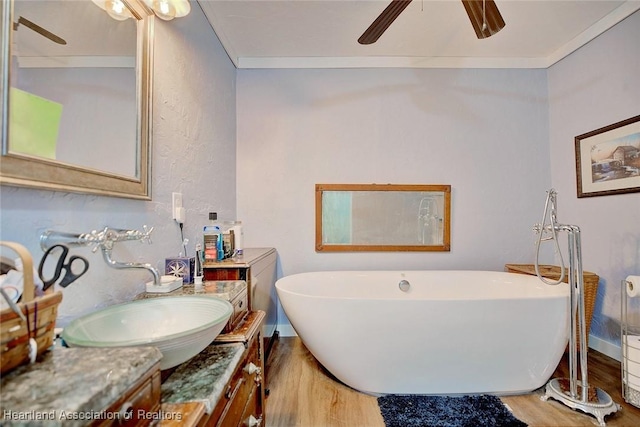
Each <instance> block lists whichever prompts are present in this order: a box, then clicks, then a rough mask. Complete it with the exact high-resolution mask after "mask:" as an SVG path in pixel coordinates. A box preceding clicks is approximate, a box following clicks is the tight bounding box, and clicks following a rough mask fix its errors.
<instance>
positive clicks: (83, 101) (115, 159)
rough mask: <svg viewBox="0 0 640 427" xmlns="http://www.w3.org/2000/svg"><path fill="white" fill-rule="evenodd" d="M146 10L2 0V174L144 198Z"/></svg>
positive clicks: (149, 20) (64, 0)
mask: <svg viewBox="0 0 640 427" xmlns="http://www.w3.org/2000/svg"><path fill="white" fill-rule="evenodd" d="M116 1H117V3H118V4H119V5H121V6H123V5H124V4H125V3H126V4H127V5H128V8H127V7H125V11H126V14H127V15H128V17H127V18H126V19H121V18H119V19H115V18H118V17H117V16H114V14H113V13H108V11H107V10H106V9H108V8H106V6H107V3H115V2H116ZM10 6H11V7H10ZM123 7H124V6H123ZM152 15H153V12H152V10H151V9H149V8H148V7H147V6H145V4H144V3H143V2H142V1H139V0H127V1H125V2H121V1H120V0H114V1H109V2H105V1H102V0H95V1H92V0H85V1H77V0H14V1H3V2H2V12H1V16H0V17H1V18H2V35H3V37H2V39H3V40H2V43H1V44H2V57H1V59H0V65H2V79H1V83H2V85H1V87H0V89H1V92H2V104H1V108H0V113H1V115H2V118H3V128H2V162H1V163H0V182H1V183H2V184H6V185H17V186H28V187H36V188H45V189H53V190H67V191H73V192H81V193H94V194H103V195H110V196H119V197H130V198H139V199H150V187H149V181H150V180H149V173H150V168H149V164H148V162H149V152H150V144H151V141H150V135H151V132H150V123H151V67H152V62H153V58H152V38H153V16H152Z"/></svg>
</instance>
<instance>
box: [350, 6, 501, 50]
mask: <svg viewBox="0 0 640 427" xmlns="http://www.w3.org/2000/svg"><path fill="white" fill-rule="evenodd" d="M409 3H411V0H392V1H391V3H390V4H389V5H388V6H387V7H386V8H385V9H384V10H383V11H382V13H381V14H380V15H379V16H378V17H377V18H376V20H375V21H373V23H372V24H371V25H370V26H369V28H367V29H366V30H365V32H364V33H362V35H361V36H360V38H359V39H358V43H360V44H372V43H375V42H376V41H377V40H378V39H379V38H380V36H381V35H382V34H383V33H384V32H385V31H386V30H387V28H389V26H390V25H391V24H392V23H393V21H395V20H396V18H397V17H398V16H399V15H400V14H401V13H402V11H403V10H405V9H406V8H407V6H409ZM462 4H463V5H464V8H465V10H466V11H467V15H469V19H470V20H471V25H472V26H473V29H474V30H475V32H476V36H478V38H479V39H485V38H487V37H491V36H492V35H494V34H495V33H497V32H498V31H500V30H501V29H502V28H504V25H505V24H504V20H503V19H502V15H500V11H499V10H498V7H497V6H496V4H495V2H494V1H493V0H462Z"/></svg>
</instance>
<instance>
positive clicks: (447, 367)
mask: <svg viewBox="0 0 640 427" xmlns="http://www.w3.org/2000/svg"><path fill="white" fill-rule="evenodd" d="M401 281H406V282H408V283H409V285H408V290H405V291H403V290H401V289H400V288H401V287H403V288H406V287H407V283H405V282H402V283H401ZM276 289H277V292H278V296H279V298H280V301H281V303H282V307H283V308H284V311H285V313H286V315H287V317H288V318H289V320H290V321H291V325H292V326H293V328H294V329H295V330H296V332H297V333H298V335H299V336H300V338H301V339H302V342H303V343H304V344H305V345H306V347H307V348H308V349H309V351H310V352H311V353H312V354H313V355H314V356H315V357H316V359H317V360H318V361H319V362H320V363H321V364H322V365H323V366H324V367H325V368H326V369H328V370H329V372H331V373H332V374H333V375H334V376H335V377H336V378H337V379H339V380H340V381H342V382H344V383H345V384H347V385H349V386H351V387H353V388H355V389H356V390H359V391H362V392H365V393H371V394H386V393H395V394H462V393H465V394H467V393H468V394H475V393H490V394H519V393H525V392H529V391H532V390H535V389H537V388H539V387H541V386H542V385H544V384H545V383H546V382H547V380H548V379H549V377H550V376H551V374H552V373H553V372H554V370H555V368H556V366H557V365H558V362H559V361H560V358H561V357H562V354H563V353H564V349H565V347H566V345H567V341H568V337H569V317H570V316H569V287H568V285H566V284H564V283H563V284H560V285H558V286H549V285H545V284H544V283H542V282H541V281H540V280H539V279H538V278H537V277H535V276H528V275H523V274H515V273H503V272H491V271H405V272H400V271H330V272H329V271H328V272H314V273H301V274H295V275H291V276H287V277H283V278H281V279H279V280H278V281H277V282H276Z"/></svg>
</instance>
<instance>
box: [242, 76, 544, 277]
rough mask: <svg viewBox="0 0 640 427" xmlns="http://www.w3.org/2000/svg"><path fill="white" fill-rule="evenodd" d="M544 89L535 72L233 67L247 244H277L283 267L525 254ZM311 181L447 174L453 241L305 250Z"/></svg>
mask: <svg viewBox="0 0 640 427" xmlns="http://www.w3.org/2000/svg"><path fill="white" fill-rule="evenodd" d="M546 94H547V81H546V70H433V69H432V70H401V69H397V70H355V69H354V70H260V71H253V70H239V71H238V96H237V99H238V100H237V103H238V104H237V105H238V143H237V144H238V159H239V161H238V183H237V185H238V216H239V217H240V218H241V219H242V220H243V222H244V224H245V240H246V246H275V247H276V248H277V249H278V253H279V254H280V261H281V274H284V275H289V274H293V273H298V272H304V271H314V270H331V269H355V270H360V269H429V270H437V269H489V270H502V269H503V267H504V264H505V263H510V262H523V263H525V262H526V263H529V262H533V233H532V231H531V228H532V225H533V223H534V222H538V221H539V220H540V215H541V214H542V209H543V206H544V198H545V190H546V189H548V187H549V186H550V182H551V181H550V171H549V144H548V128H547V123H548V111H547V99H546ZM240 159H241V160H240ZM316 183H381V184H384V183H396V184H416V183H421V184H451V186H452V217H451V218H452V227H451V252H443V253H438V252H432V253H429V252H421V253H416V252H414V253H398V252H395V253H316V252H315V245H314V236H315V234H314V227H315V222H314V218H315V217H314V209H315V207H314V184H316Z"/></svg>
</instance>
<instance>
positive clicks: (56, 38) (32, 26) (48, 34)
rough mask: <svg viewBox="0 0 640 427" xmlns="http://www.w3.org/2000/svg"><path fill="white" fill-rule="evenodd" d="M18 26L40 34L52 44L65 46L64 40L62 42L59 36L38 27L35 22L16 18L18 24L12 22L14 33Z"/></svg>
mask: <svg viewBox="0 0 640 427" xmlns="http://www.w3.org/2000/svg"><path fill="white" fill-rule="evenodd" d="M20 24H22V25H24V26H25V27H27V28H29V29H30V30H33V31H35V32H36V33H38V34H40V35H41V36H43V37H46V38H48V39H49V40H51V41H52V42H55V43H58V44H67V42H66V40H64V39H63V38H62V37H59V36H57V35H55V34H53V33H52V32H51V31H49V30H46V29H44V28H42V27H41V26H40V25H38V24H36V23H35V22H31V21H29V20H28V19H27V18H23V17H22V16H21V17H19V18H18V22H14V23H13V30H14V31H16V30H18V26H19V25H20Z"/></svg>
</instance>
